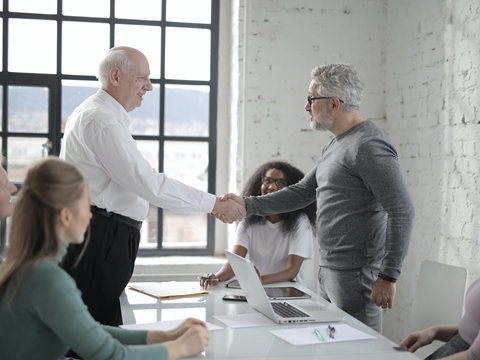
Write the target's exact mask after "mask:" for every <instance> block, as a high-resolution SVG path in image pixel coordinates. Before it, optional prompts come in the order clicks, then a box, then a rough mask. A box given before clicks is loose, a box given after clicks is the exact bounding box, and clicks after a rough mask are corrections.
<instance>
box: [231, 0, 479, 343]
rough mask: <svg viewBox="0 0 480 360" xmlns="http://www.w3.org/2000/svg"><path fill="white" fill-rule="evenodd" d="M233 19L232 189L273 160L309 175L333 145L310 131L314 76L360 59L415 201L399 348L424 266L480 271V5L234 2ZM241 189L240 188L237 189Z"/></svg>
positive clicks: (391, 324) (372, 110) (399, 307)
mask: <svg viewBox="0 0 480 360" xmlns="http://www.w3.org/2000/svg"><path fill="white" fill-rule="evenodd" d="M233 3H234V7H235V9H237V11H238V12H235V11H234V12H232V14H233V16H234V19H232V23H233V24H234V27H233V34H234V39H236V40H235V41H238V44H235V45H234V46H233V47H232V49H231V54H232V63H233V67H232V69H233V70H232V88H233V89H232V94H233V100H232V104H233V108H234V110H233V111H232V112H231V114H232V116H231V125H232V129H231V131H232V139H231V144H232V146H231V155H230V156H231V161H230V164H234V165H232V166H233V167H232V170H231V174H230V175H231V178H232V181H231V185H232V186H233V187H236V188H237V191H240V190H241V188H242V186H243V184H244V182H245V180H246V179H247V178H248V177H249V176H250V175H251V174H252V172H253V171H254V169H255V168H256V167H257V166H259V165H260V164H262V163H263V162H265V161H269V160H272V159H283V160H288V161H291V162H292V163H293V164H295V165H296V166H298V167H299V168H300V169H301V170H303V171H304V172H306V171H308V170H309V169H310V168H311V167H312V166H313V165H314V163H315V161H316V159H317V158H318V156H319V155H320V152H321V149H322V148H323V146H324V145H325V144H326V143H327V141H328V140H329V138H330V135H329V134H322V133H319V132H315V133H314V132H312V131H310V130H309V119H308V116H307V114H306V113H305V111H304V110H303V106H304V105H305V97H306V95H307V92H308V85H309V82H310V70H311V69H312V68H313V67H315V66H317V65H320V64H323V63H328V62H349V63H352V64H354V65H355V66H356V67H357V69H358V71H359V73H360V74H361V78H362V79H363V81H364V82H365V85H366V87H365V90H366V92H365V97H364V101H363V103H362V107H361V113H362V115H363V116H365V117H368V118H370V119H373V120H374V121H375V122H376V123H377V124H378V125H380V126H381V127H382V128H383V129H384V130H385V131H386V132H387V133H388V134H389V136H390V137H391V138H392V140H393V142H394V144H395V145H396V146H397V149H398V152H399V156H400V163H401V166H402V169H403V171H404V174H405V177H406V180H407V183H408V185H409V188H410V191H411V195H412V197H413V199H414V202H415V206H416V223H415V228H414V233H413V236H412V242H411V246H410V252H409V255H408V257H407V259H406V261H405V263H404V271H403V274H402V277H401V278H400V280H399V282H398V286H397V298H396V301H395V309H394V310H390V311H387V312H386V316H385V321H384V333H385V335H387V336H389V337H390V338H391V339H392V340H394V341H400V340H401V339H402V337H403V336H404V335H406V334H407V333H408V331H409V325H408V324H409V318H410V308H411V304H412V301H413V294H414V291H415V286H416V280H417V276H418V270H419V268H420V264H421V262H422V261H423V260H426V259H429V260H435V261H440V262H445V263H449V264H454V265H461V266H465V267H466V268H467V269H468V270H469V272H470V282H472V281H473V280H474V279H476V278H478V277H479V276H480V267H479V266H478V254H479V250H480V246H479V242H478V235H479V228H480V209H479V200H480V195H479V189H480V180H479V177H478V176H477V174H478V172H479V165H480V154H479V153H478V152H477V151H480V148H479V145H478V142H477V139H478V138H479V135H480V118H479V116H478V115H479V114H478V109H479V107H480V97H479V94H478V90H477V82H478V80H479V64H480V52H479V49H480V46H479V45H480V25H479V24H480V19H479V14H480V5H479V2H478V0H325V1H318V0H295V1H293V0H262V1H253V0H236V1H234V2H233ZM231 188H232V187H231Z"/></svg>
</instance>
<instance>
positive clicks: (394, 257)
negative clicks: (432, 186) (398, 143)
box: [357, 138, 415, 279]
mask: <svg viewBox="0 0 480 360" xmlns="http://www.w3.org/2000/svg"><path fill="white" fill-rule="evenodd" d="M357 171H358V173H359V174H360V176H361V178H362V179H363V181H364V183H365V186H366V187H367V188H368V189H369V190H370V191H371V193H372V194H373V195H374V196H375V198H376V199H377V200H378V202H379V203H380V204H381V206H382V207H383V209H385V211H386V212H387V214H388V216H387V231H386V240H385V255H384V258H383V261H382V264H381V267H380V271H381V272H382V273H384V274H385V275H387V276H390V277H392V278H395V279H397V278H398V277H399V276H400V269H401V266H402V263H403V260H404V259H405V256H406V255H407V252H408V246H409V243H410V236H411V233H412V229H413V220H414V215H415V211H414V207H413V202H412V200H411V198H410V195H409V192H408V188H407V185H406V183H405V181H404V179H403V175H402V172H401V170H400V165H399V163H398V160H397V154H396V151H395V149H394V148H393V147H392V146H391V145H390V144H389V143H388V142H387V141H385V140H382V139H378V138H377V139H370V140H369V141H366V142H364V143H363V144H362V145H361V146H360V148H359V150H358V155H357Z"/></svg>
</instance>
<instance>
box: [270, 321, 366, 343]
mask: <svg viewBox="0 0 480 360" xmlns="http://www.w3.org/2000/svg"><path fill="white" fill-rule="evenodd" d="M327 326H328V325H324V324H321V325H320V324H319V325H317V326H309V327H301V328H290V329H281V330H270V332H271V333H272V334H273V335H275V336H278V337H279V338H280V339H283V340H285V341H286V342H289V343H290V344H292V345H294V346H297V345H312V344H327V343H334V342H340V341H354V340H368V339H375V336H372V335H369V334H367V333H364V332H363V331H360V330H357V329H355V328H353V327H351V326H349V325H347V324H337V323H336V324H333V326H334V327H335V338H334V339H332V338H331V337H329V336H328V330H327ZM315 329H318V331H319V332H320V334H322V335H323V338H324V339H325V341H322V340H320V339H319V338H318V337H317V336H316V335H315V334H314V330H315Z"/></svg>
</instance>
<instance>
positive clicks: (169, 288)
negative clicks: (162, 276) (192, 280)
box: [130, 281, 208, 300]
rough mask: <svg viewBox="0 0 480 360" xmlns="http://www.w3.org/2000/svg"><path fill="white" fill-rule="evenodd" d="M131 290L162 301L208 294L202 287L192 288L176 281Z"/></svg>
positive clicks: (148, 284) (146, 284)
mask: <svg viewBox="0 0 480 360" xmlns="http://www.w3.org/2000/svg"><path fill="white" fill-rule="evenodd" d="M130 289H132V290H135V291H138V292H141V293H142V294H145V295H148V296H152V297H154V298H157V299H161V300H164V299H173V298H178V297H185V296H198V295H203V294H208V291H206V290H203V289H202V288H200V285H198V286H192V285H191V284H185V283H181V282H175V281H169V282H160V283H142V284H138V285H137V284H136V285H130Z"/></svg>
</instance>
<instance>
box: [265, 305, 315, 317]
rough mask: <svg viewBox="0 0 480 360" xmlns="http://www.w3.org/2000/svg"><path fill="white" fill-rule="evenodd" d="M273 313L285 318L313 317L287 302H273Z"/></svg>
mask: <svg viewBox="0 0 480 360" xmlns="http://www.w3.org/2000/svg"><path fill="white" fill-rule="evenodd" d="M271 304H272V307H273V311H275V313H276V314H277V315H279V316H281V317H283V318H294V317H311V316H310V315H308V314H307V313H304V312H303V311H301V310H299V309H297V308H296V307H294V306H292V305H290V304H289V303H287V302H272V303H271Z"/></svg>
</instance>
